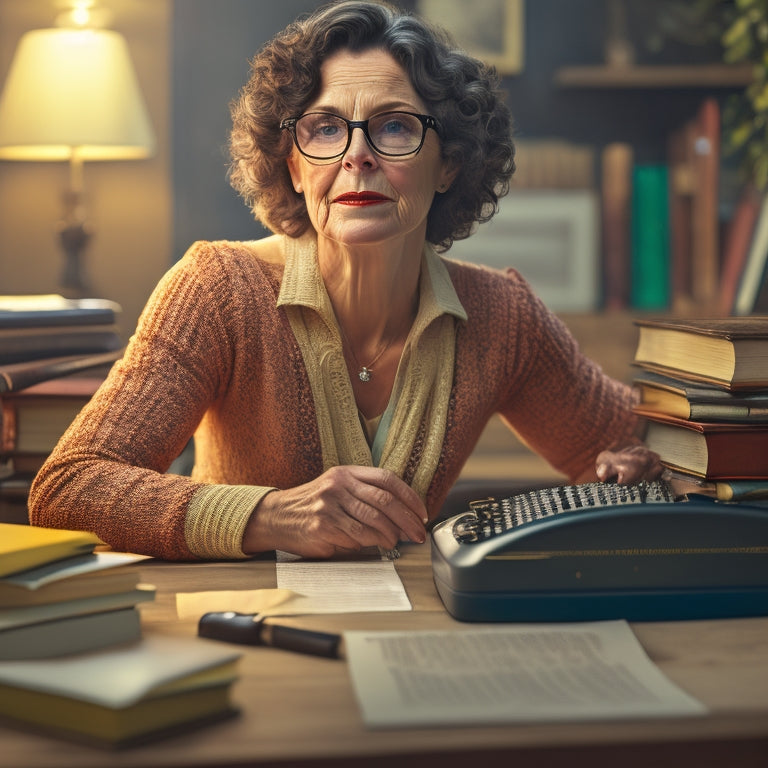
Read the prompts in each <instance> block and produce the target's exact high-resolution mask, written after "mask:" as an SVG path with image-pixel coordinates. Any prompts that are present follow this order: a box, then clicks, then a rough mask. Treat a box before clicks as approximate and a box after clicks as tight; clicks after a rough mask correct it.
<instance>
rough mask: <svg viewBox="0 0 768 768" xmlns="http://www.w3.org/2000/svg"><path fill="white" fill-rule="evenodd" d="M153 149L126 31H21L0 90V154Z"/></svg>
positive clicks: (36, 156) (132, 154)
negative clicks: (0, 93)
mask: <svg viewBox="0 0 768 768" xmlns="http://www.w3.org/2000/svg"><path fill="white" fill-rule="evenodd" d="M153 148H154V136H153V133H152V128H151V126H150V123H149V119H148V117H147V113H146V109H145V106H144V101H143V98H142V95H141V91H140V90H139V86H138V83H137V81H136V76H135V74H134V71H133V66H132V64H131V60H130V56H129V53H128V47H127V45H126V43H125V40H124V38H123V37H122V35H119V34H118V33H116V32H113V31H111V30H103V29H38V30H34V31H32V32H28V33H27V34H25V35H24V36H23V37H22V39H21V42H20V43H19V46H18V48H17V50H16V54H15V56H14V59H13V62H12V64H11V70H10V73H9V75H8V79H7V81H6V83H5V88H4V90H3V93H2V97H0V159H3V160H74V161H76V162H82V161H89V160H128V159H140V158H144V157H149V156H150V155H151V154H152V151H153Z"/></svg>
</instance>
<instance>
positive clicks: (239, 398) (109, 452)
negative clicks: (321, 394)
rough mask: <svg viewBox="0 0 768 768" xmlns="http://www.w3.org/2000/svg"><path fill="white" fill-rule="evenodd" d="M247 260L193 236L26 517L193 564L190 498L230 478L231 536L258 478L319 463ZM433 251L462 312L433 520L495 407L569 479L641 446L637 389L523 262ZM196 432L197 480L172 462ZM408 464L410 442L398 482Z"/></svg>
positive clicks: (282, 325) (296, 374)
mask: <svg viewBox="0 0 768 768" xmlns="http://www.w3.org/2000/svg"><path fill="white" fill-rule="evenodd" d="M257 254H258V249H254V247H253V244H250V247H245V246H244V245H243V244H239V243H234V242H216V243H208V242H203V243H197V244H195V246H193V247H192V248H191V249H190V251H189V252H188V253H187V255H186V256H185V257H184V258H183V259H182V260H181V261H180V262H179V263H178V264H176V265H175V266H174V267H173V268H172V269H171V270H170V271H169V272H168V274H167V275H166V276H165V277H164V278H163V280H162V281H161V282H160V284H159V285H158V287H157V289H156V290H155V292H154V293H153V295H152V297H151V298H150V300H149V302H148V304H147V306H146V308H145V310H144V312H143V314H142V317H141V319H140V321H139V325H138V328H137V330H136V333H135V335H134V337H133V338H132V339H131V341H130V343H129V345H128V347H127V349H126V353H125V355H124V357H123V359H122V360H121V361H119V362H118V363H116V364H115V366H114V367H113V369H112V371H111V373H110V375H109V377H108V379H107V381H106V382H105V383H104V385H103V386H102V387H101V388H100V390H99V391H98V392H97V394H96V395H95V396H94V398H93V400H92V401H91V403H90V404H89V405H88V406H86V407H85V408H84V409H83V411H82V412H81V414H80V415H79V416H78V418H77V419H76V420H75V422H74V423H73V424H72V426H71V427H70V428H69V430H68V431H67V432H66V434H65V435H64V436H63V438H62V439H61V441H60V443H59V445H58V446H57V448H56V449H55V450H54V452H53V453H52V454H51V456H50V457H49V459H48V461H47V462H46V464H45V465H44V466H43V468H42V469H41V471H40V473H39V474H38V476H37V478H36V480H35V482H34V484H33V487H32V491H31V494H30V500H29V510H30V521H31V522H32V523H33V524H37V525H43V526H52V527H66V528H75V529H87V530H91V531H94V532H95V533H97V534H98V535H99V536H100V537H101V538H102V539H103V540H104V541H105V542H107V543H108V544H110V545H111V546H112V547H113V548H114V549H117V550H122V551H133V552H141V553H145V554H149V555H153V556H156V557H160V558H166V559H191V558H194V557H196V556H199V555H200V550H199V549H196V548H192V549H191V548H190V542H189V536H190V532H189V530H188V510H189V507H190V505H191V504H193V503H194V502H193V499H194V498H195V496H196V495H197V494H200V493H205V491H206V489H208V488H209V487H210V486H232V487H233V492H232V499H231V502H230V505H231V506H232V507H233V508H235V512H233V513H232V515H231V516H232V519H233V520H235V521H236V524H237V526H239V528H237V529H236V530H235V532H234V534H232V533H231V532H230V535H234V536H235V537H237V536H239V535H240V532H241V531H242V528H243V527H244V525H245V523H246V522H247V519H248V517H249V516H250V514H251V513H252V511H253V509H254V507H255V506H256V505H257V504H258V500H259V499H260V498H261V495H263V492H264V491H263V490H262V491H260V492H254V493H250V488H251V487H254V488H255V487H264V486H269V487H277V488H289V487H294V486H296V485H299V484H302V483H305V482H307V481H309V480H311V479H313V478H315V477H317V476H318V475H319V474H320V473H321V472H322V457H321V455H320V454H321V451H320V439H319V434H318V427H317V419H316V416H315V406H314V403H313V398H312V392H311V389H310V384H309V380H308V377H307V373H306V370H305V367H304V364H303V360H302V355H301V350H300V349H299V346H298V344H297V341H296V338H295V336H294V335H293V332H292V330H291V327H290V324H289V322H288V320H287V317H286V314H285V310H284V308H280V307H278V306H277V305H276V300H277V296H278V293H279V290H280V283H281V277H282V273H283V266H284V265H283V264H282V263H281V262H280V260H279V259H274V258H270V259H262V258H259V257H258V255H257ZM443 262H444V264H445V266H446V268H447V270H448V273H449V275H450V278H451V281H452V282H453V285H454V288H455V290H456V293H457V295H458V298H459V299H460V301H461V303H462V305H463V307H464V309H465V310H466V313H467V317H468V319H467V321H466V322H459V323H458V328H457V336H456V356H455V368H454V377H453V386H452V392H451V397H450V402H449V408H448V419H447V425H446V430H445V439H444V443H443V447H442V454H441V456H440V461H439V463H438V468H437V471H436V472H435V474H434V477H433V479H432V482H431V484H430V486H429V490H428V492H427V497H426V504H427V509H428V511H429V514H430V516H435V515H436V514H437V513H438V511H439V509H440V506H441V504H442V503H443V501H444V499H445V497H446V494H447V493H448V491H449V489H450V488H451V486H452V485H453V483H454V482H455V481H456V479H457V478H458V476H459V473H460V471H461V469H462V466H463V465H464V463H465V461H466V460H467V458H468V457H469V455H470V453H471V452H472V450H473V448H474V446H475V444H476V442H477V440H478V438H479V437H480V434H481V432H482V431H483V428H484V427H485V425H486V424H487V422H488V420H489V419H490V418H491V416H492V415H493V414H494V413H499V414H501V416H502V417H503V418H504V419H505V420H506V421H507V422H508V423H509V424H511V425H512V426H513V427H514V429H515V430H516V431H517V432H518V434H519V435H520V436H521V437H522V439H523V440H525V442H526V443H528V445H530V446H531V448H532V449H533V450H535V451H537V452H538V453H539V454H541V455H542V456H543V457H544V458H546V459H547V460H548V461H549V462H550V463H551V464H552V465H553V466H554V467H556V468H557V469H558V470H560V471H561V472H563V473H564V474H565V475H567V476H568V477H570V478H571V479H573V480H575V479H585V478H586V477H589V476H593V472H594V462H595V458H596V456H597V453H598V452H599V451H601V450H603V449H605V448H609V447H617V446H621V445H626V444H629V443H631V442H634V441H635V440H634V438H633V434H634V432H635V429H636V417H635V416H634V415H633V414H632V412H631V410H630V406H631V404H632V401H633V398H632V392H631V389H630V388H629V387H627V386H626V385H624V384H621V383H619V382H617V381H614V380H612V379H610V378H608V377H607V376H606V375H604V374H603V372H602V371H601V369H600V368H599V367H598V366H597V365H596V364H595V363H594V362H592V361H590V360H588V359H587V358H585V357H584V356H583V355H582V354H581V353H580V352H579V349H578V347H577V345H576V343H575V341H574V340H573V338H572V337H571V335H570V334H569V332H568V331H567V329H566V328H565V326H564V325H563V324H562V323H561V322H560V320H559V319H558V318H556V317H555V316H554V315H553V314H552V313H551V312H550V311H548V310H547V309H546V307H545V306H544V305H543V304H542V303H541V301H540V300H539V299H538V298H536V296H535V295H534V294H533V293H532V291H531V289H530V287H529V286H528V284H527V283H526V282H525V281H524V280H523V279H522V278H521V277H520V276H519V275H518V274H517V272H515V271H514V270H509V271H507V272H500V271H496V270H491V269H487V268H484V267H478V266H475V265H470V264H463V263H460V262H455V261H451V260H449V259H444V260H443ZM193 434H194V435H195V449H196V465H195V469H194V471H193V473H192V476H191V477H181V476H177V475H172V474H165V472H166V470H167V469H168V467H169V465H170V464H171V462H172V460H173V459H174V458H175V457H176V456H177V455H178V454H179V453H180V451H181V450H182V448H183V447H184V445H185V444H186V442H187V441H188V439H189V438H190V436H192V435H193ZM418 462H419V440H418V439H417V440H416V441H415V444H414V449H413V452H412V454H411V458H410V461H409V463H408V466H407V468H406V471H405V473H404V479H405V480H406V481H408V480H409V477H412V476H413V471H414V469H415V467H416V466H417V465H418ZM195 535H199V531H198V532H197V533H196V534H195ZM209 535H210V537H211V538H212V539H215V538H216V536H217V535H219V533H218V532H217V531H210V532H209ZM222 551H223V552H226V550H225V549H224V550H222ZM215 555H216V550H215V549H212V550H211V555H210V556H215ZM222 556H228V555H226V554H225V555H222Z"/></svg>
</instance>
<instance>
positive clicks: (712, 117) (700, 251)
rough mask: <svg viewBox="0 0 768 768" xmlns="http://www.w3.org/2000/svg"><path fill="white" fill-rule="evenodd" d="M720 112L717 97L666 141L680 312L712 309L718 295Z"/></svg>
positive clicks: (673, 271)
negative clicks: (693, 309)
mask: <svg viewBox="0 0 768 768" xmlns="http://www.w3.org/2000/svg"><path fill="white" fill-rule="evenodd" d="M720 139H721V117H720V107H719V104H718V102H717V100H716V99H715V98H706V99H704V100H703V101H702V102H701V104H700V106H699V108H698V110H697V112H696V114H695V115H694V116H693V117H692V118H691V119H690V120H688V121H687V122H686V123H685V124H683V125H682V126H680V128H678V129H677V130H676V131H674V132H673V133H672V134H671V135H670V138H669V142H668V164H669V178H670V185H669V201H670V205H669V209H670V210H669V215H670V230H671V232H670V234H671V265H670V271H671V275H672V291H671V293H672V295H671V304H672V307H673V308H674V309H675V310H676V311H684V312H687V311H690V310H691V309H692V308H696V309H698V311H702V310H703V311H705V312H711V311H713V309H714V304H715V302H716V301H717V296H718V277H719V264H720V237H719V213H718V209H719V194H720V184H719V176H720V160H721V146H720V145H721V140H720Z"/></svg>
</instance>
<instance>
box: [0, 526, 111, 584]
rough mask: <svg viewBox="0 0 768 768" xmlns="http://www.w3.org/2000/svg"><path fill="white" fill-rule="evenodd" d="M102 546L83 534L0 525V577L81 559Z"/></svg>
mask: <svg viewBox="0 0 768 768" xmlns="http://www.w3.org/2000/svg"><path fill="white" fill-rule="evenodd" d="M103 543H104V542H102V541H101V539H100V538H99V537H98V536H96V535H95V534H93V533H88V532H87V531H67V530H62V529H58V528H39V527H37V526H34V525H16V524H14V523H0V577H2V576H9V575H10V574H12V573H18V572H19V571H26V570H27V569H28V568H35V567H36V566H38V565H43V564H45V563H52V562H55V561H56V560H64V559H65V558H67V557H74V556H75V555H84V554H87V553H89V552H93V550H94V549H95V548H96V547H97V546H98V545H99V544H103Z"/></svg>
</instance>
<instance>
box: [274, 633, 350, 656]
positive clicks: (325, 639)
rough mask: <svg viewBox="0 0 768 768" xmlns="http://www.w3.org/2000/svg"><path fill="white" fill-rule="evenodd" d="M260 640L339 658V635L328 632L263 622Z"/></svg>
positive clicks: (292, 649)
mask: <svg viewBox="0 0 768 768" xmlns="http://www.w3.org/2000/svg"><path fill="white" fill-rule="evenodd" d="M262 641H263V642H264V643H265V644H268V645H271V646H273V647H275V648H283V649H284V650H286V651H295V652H297V653H309V654H312V655H313V656H326V657H328V658H330V659H337V658H339V644H340V643H341V636H340V635H335V634H331V633H328V632H314V631H312V630H309V629H298V628H296V627H286V626H284V625H280V624H265V625H264V629H263V637H262Z"/></svg>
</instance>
